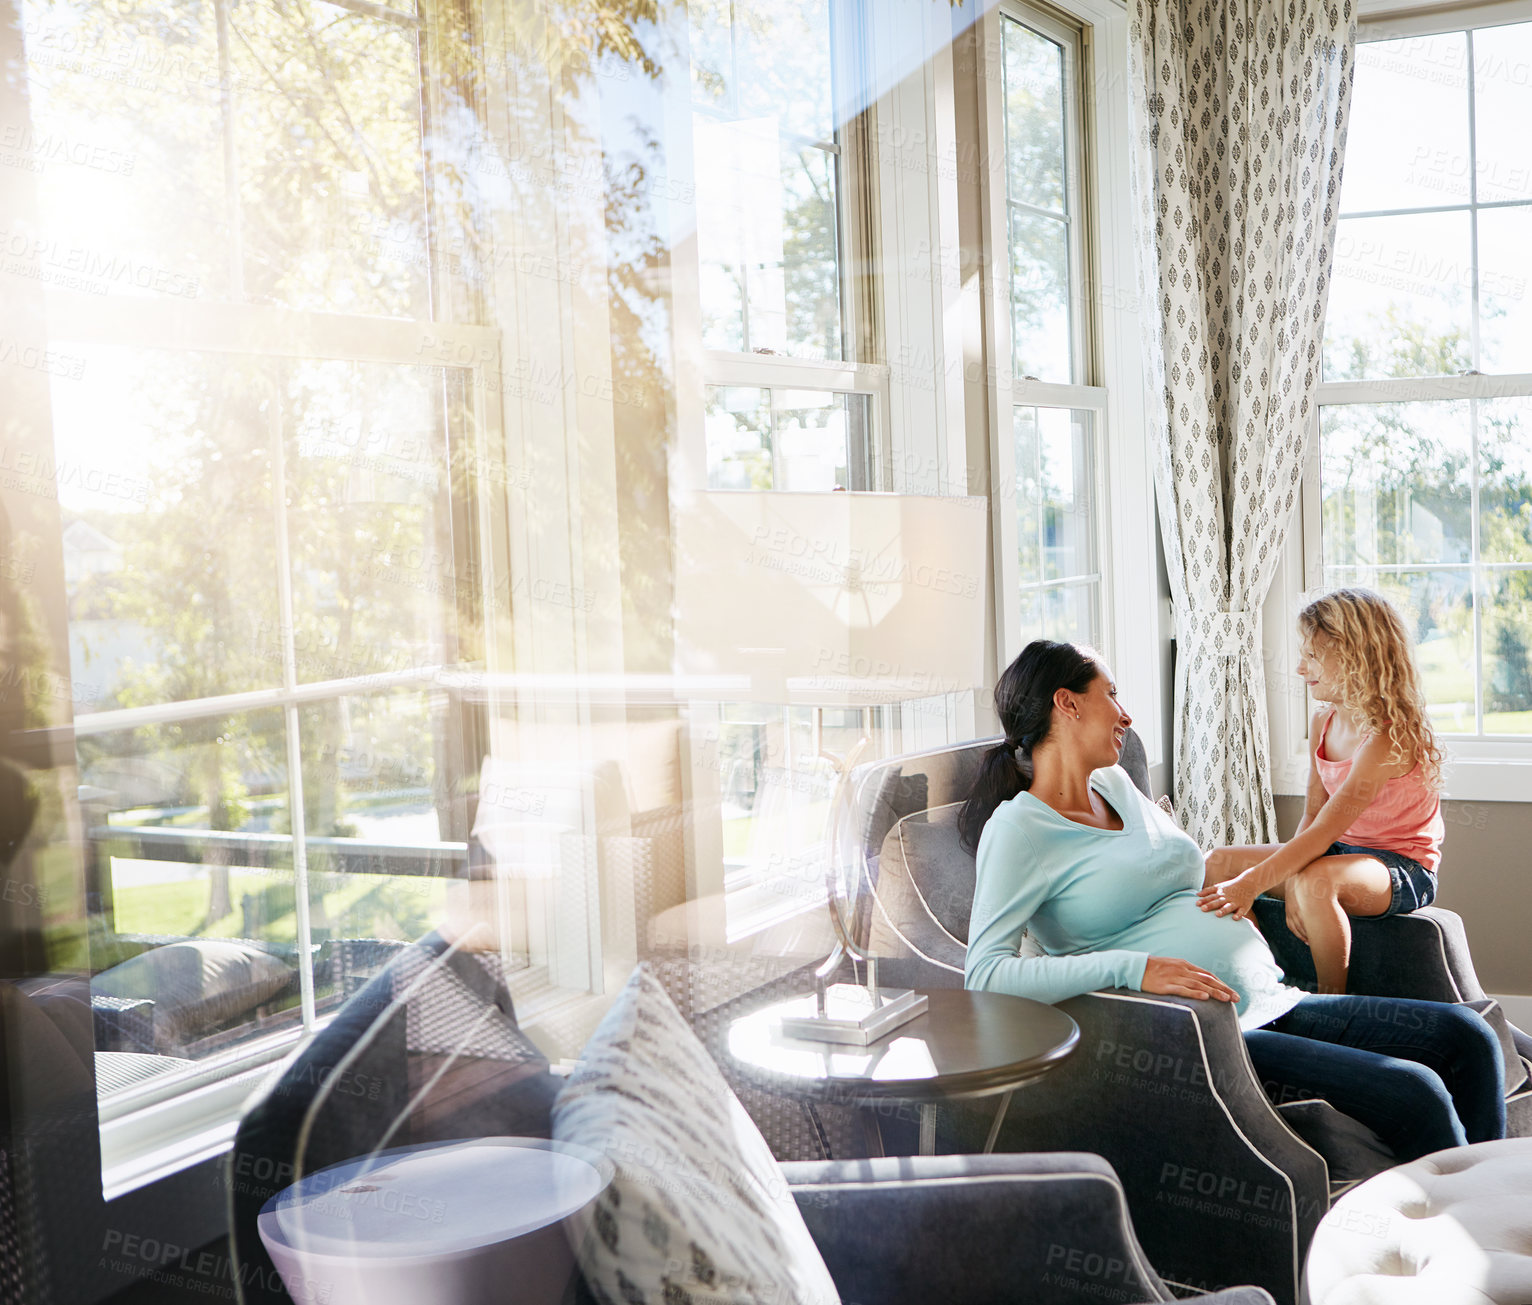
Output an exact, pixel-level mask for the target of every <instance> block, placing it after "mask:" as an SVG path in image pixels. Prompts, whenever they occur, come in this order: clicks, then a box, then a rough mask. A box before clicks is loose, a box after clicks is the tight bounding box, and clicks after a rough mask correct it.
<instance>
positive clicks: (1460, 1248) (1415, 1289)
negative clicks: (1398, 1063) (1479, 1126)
mask: <svg viewBox="0 0 1532 1305" xmlns="http://www.w3.org/2000/svg"><path fill="white" fill-rule="evenodd" d="M1304 1279H1305V1282H1306V1284H1307V1288H1308V1296H1309V1302H1310V1305H1491V1303H1493V1305H1532V1138H1515V1139H1511V1140H1507V1141H1504V1142H1481V1143H1479V1144H1478V1145H1477V1146H1460V1147H1455V1148H1453V1149H1452V1150H1449V1151H1437V1152H1436V1153H1435V1154H1433V1155H1428V1156H1422V1157H1421V1158H1420V1159H1419V1160H1415V1161H1412V1162H1411V1163H1409V1164H1407V1165H1400V1166H1398V1167H1397V1168H1395V1169H1390V1170H1388V1171H1386V1172H1385V1173H1381V1174H1379V1175H1377V1177H1375V1178H1370V1179H1368V1180H1367V1181H1366V1182H1365V1183H1362V1184H1361V1185H1360V1186H1358V1187H1354V1188H1353V1189H1352V1190H1351V1191H1349V1192H1347V1193H1346V1195H1345V1196H1343V1197H1341V1199H1340V1200H1339V1201H1337V1202H1336V1203H1335V1206H1334V1208H1332V1209H1331V1211H1330V1213H1329V1214H1327V1215H1326V1216H1325V1218H1324V1221H1323V1222H1322V1223H1321V1224H1320V1225H1319V1230H1318V1231H1317V1232H1316V1233H1315V1234H1314V1243H1313V1245H1312V1247H1311V1248H1310V1250H1309V1258H1308V1262H1307V1264H1306V1265H1305V1268H1304Z"/></svg>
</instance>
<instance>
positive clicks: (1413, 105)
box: [1337, 32, 1484, 288]
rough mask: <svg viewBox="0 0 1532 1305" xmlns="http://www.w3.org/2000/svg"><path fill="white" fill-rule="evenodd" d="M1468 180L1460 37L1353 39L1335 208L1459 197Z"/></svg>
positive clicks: (1422, 204) (1435, 202)
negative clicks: (1353, 71)
mask: <svg viewBox="0 0 1532 1305" xmlns="http://www.w3.org/2000/svg"><path fill="white" fill-rule="evenodd" d="M1483 122H1484V118H1483V115H1482V113H1481V115H1480V117H1479V123H1480V124H1481V127H1480V130H1481V131H1482V124H1483ZM1469 181H1470V162H1469V150H1468V43H1467V38H1466V37H1465V36H1464V35H1463V34H1462V33H1461V32H1451V33H1447V34H1445V35H1441V36H1427V37H1407V38H1405V39H1403V40H1398V41H1369V42H1367V43H1365V44H1360V45H1358V46H1357V47H1356V82H1355V84H1354V86H1353V88H1352V93H1351V121H1350V124H1349V126H1348V127H1347V129H1346V169H1345V179H1344V182H1343V185H1342V190H1341V212H1342V213H1376V212H1379V211H1382V210H1385V209H1399V208H1428V207H1429V208H1434V207H1439V206H1441V205H1443V204H1453V203H1462V202H1466V201H1467V199H1468V197H1469ZM1481 198H1482V195H1481ZM1337 288H1338V287H1337Z"/></svg>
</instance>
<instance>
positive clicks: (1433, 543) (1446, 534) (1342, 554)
mask: <svg viewBox="0 0 1532 1305" xmlns="http://www.w3.org/2000/svg"><path fill="white" fill-rule="evenodd" d="M1320 429H1321V445H1320V447H1321V450H1322V461H1321V470H1320V482H1321V485H1322V486H1323V494H1324V509H1323V511H1324V557H1325V565H1326V566H1327V567H1330V566H1355V565H1383V566H1395V565H1400V564H1402V563H1409V562H1467V561H1469V560H1471V554H1472V547H1473V532H1472V525H1471V522H1470V515H1471V508H1470V495H1469V477H1470V474H1471V468H1470V461H1471V436H1470V432H1469V411H1468V404H1467V403H1456V402H1448V403H1371V404H1348V405H1346V406H1344V407H1339V406H1336V407H1325V408H1324V409H1322V417H1321V427H1320Z"/></svg>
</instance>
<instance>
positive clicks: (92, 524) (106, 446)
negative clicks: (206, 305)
mask: <svg viewBox="0 0 1532 1305" xmlns="http://www.w3.org/2000/svg"><path fill="white" fill-rule="evenodd" d="M61 348H62V349H63V350H64V351H65V352H67V353H69V354H71V355H73V356H78V357H79V358H80V359H81V360H82V374H83V376H84V377H87V378H88V379H89V384H84V383H82V382H81V381H76V380H72V379H69V378H67V377H62V376H56V377H55V378H54V380H53V384H52V396H53V423H54V447H55V450H56V455H55V456H56V465H54V466H52V467H42V466H41V465H39V467H38V468H37V471H38V475H37V476H36V477H35V479H36V480H37V483H38V485H39V492H52V490H53V488H54V486H55V485H56V486H57V492H58V496H59V504H60V508H61V509H62V512H63V515H64V521H65V534H64V543H65V575H66V577H67V584H68V593H69V602H70V655H71V665H72V670H73V674H74V675H75V677H76V678H77V681H78V683H79V685H80V686H81V692H82V693H83V694H85V695H86V696H87V697H88V698H89V700H90V701H91V702H92V703H93V704H94V707H95V709H96V710H104V709H106V708H109V707H126V706H139V705H143V704H146V703H158V702H176V701H182V700H185V699H188V698H206V697H212V696H213V695H215V694H220V693H237V692H241V691H244V690H247V689H257V688H269V687H274V686H276V685H279V684H281V682H282V661H281V655H280V652H279V651H278V631H279V629H280V625H281V622H280V620H279V619H278V603H277V573H276V556H277V550H276V527H275V518H276V507H275V503H274V500H273V491H272V455H273V449H274V441H275V439H276V429H275V426H274V423H273V417H274V414H273V404H272V397H273V374H272V372H271V370H270V366H269V364H267V363H265V362H262V361H260V360H257V359H250V358H240V357H236V356H229V355H215V354H192V353H178V354H172V353H169V352H162V351H156V350H150V349H130V348H123V347H112V346H107V345H67V346H61Z"/></svg>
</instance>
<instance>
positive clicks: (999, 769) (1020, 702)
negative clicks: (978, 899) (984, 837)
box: [958, 639, 1100, 852]
mask: <svg viewBox="0 0 1532 1305" xmlns="http://www.w3.org/2000/svg"><path fill="white" fill-rule="evenodd" d="M1099 672H1100V665H1099V663H1098V662H1097V659H1096V656H1095V654H1094V653H1093V652H1092V651H1091V650H1090V649H1088V648H1082V647H1080V646H1079V645H1078V644H1072V643H1055V642H1053V640H1051V639H1034V640H1033V641H1032V642H1031V643H1029V644H1028V645H1027V646H1026V647H1025V648H1023V649H1022V650H1021V654H1020V656H1018V657H1017V658H1016V660H1015V661H1013V662H1012V663H1011V664H1010V665H1009V666H1007V667H1006V668H1005V670H1004V671H1003V672H1002V673H1001V676H1000V678H999V680H997V681H996V682H995V714H996V715H997V716H998V717H999V718H1000V725H1001V728H1003V729H1004V730H1005V741H1004V742H1002V743H998V744H996V745H995V746H994V747H993V748H991V749H990V750H989V751H988V752H986V753H985V754H984V761H983V762H982V764H981V765H980V767H979V777H978V779H977V780H975V781H974V786H973V791H972V792H971V793H969V795H968V800H967V801H966V802H964V803H963V809H962V810H961V811H960V812H958V833H959V834H960V835H961V836H962V841H963V846H964V847H966V848H967V849H968V850H969V851H970V852H972V851H977V850H978V846H979V835H980V834H982V833H983V832H984V826H985V825H986V824H988V823H989V818H990V817H991V816H992V815H994V814H995V808H996V807H998V806H999V805H1000V804H1001V803H1002V802H1005V801H1008V800H1009V799H1011V798H1013V797H1015V796H1016V795H1017V794H1018V793H1022V792H1025V791H1026V790H1027V789H1028V788H1030V787H1031V785H1032V749H1033V748H1035V747H1036V746H1037V745H1038V744H1039V743H1041V742H1042V741H1043V740H1044V739H1045V738H1047V737H1048V727H1049V725H1051V724H1052V721H1053V695H1054V694H1055V693H1057V692H1058V691H1059V690H1060V689H1068V690H1069V691H1070V692H1071V693H1084V692H1085V691H1086V690H1087V689H1089V688H1090V685H1091V681H1092V680H1094V679H1095V678H1096V676H1097V674H1099Z"/></svg>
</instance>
